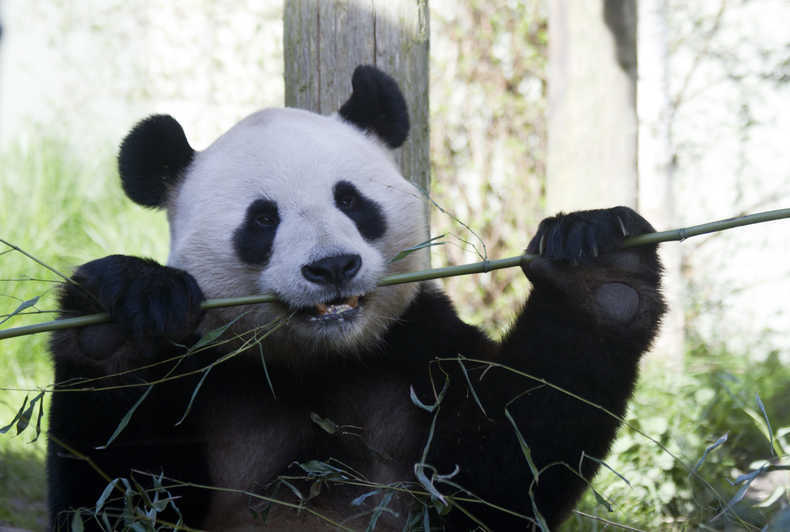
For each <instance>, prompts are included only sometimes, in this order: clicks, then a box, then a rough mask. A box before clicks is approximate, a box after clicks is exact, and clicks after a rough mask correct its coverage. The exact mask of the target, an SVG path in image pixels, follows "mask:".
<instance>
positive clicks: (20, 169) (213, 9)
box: [0, 0, 790, 530]
mask: <svg viewBox="0 0 790 532" xmlns="http://www.w3.org/2000/svg"><path fill="white" fill-rule="evenodd" d="M639 5H640V8H639V19H640V26H639V34H638V35H639V40H638V46H637V49H638V53H639V80H638V86H637V108H638V110H639V118H640V124H639V135H640V145H639V150H640V151H639V157H640V159H639V165H640V169H641V170H642V171H644V172H652V171H655V168H653V167H651V166H650V165H651V164H654V161H655V157H654V155H655V154H656V153H662V154H667V155H668V160H669V161H670V162H671V168H670V175H669V179H670V196H671V202H672V213H671V217H670V218H669V219H667V220H666V221H665V223H667V224H668V225H667V226H666V227H663V226H662V227H658V229H670V228H675V227H681V226H685V225H691V224H697V223H702V222H706V221H710V220H713V219H720V218H726V217H730V216H734V215H739V214H745V213H749V212H755V211H759V210H767V209H772V208H779V207H790V150H789V149H788V141H789V140H790V32H788V31H787V27H788V25H787V21H788V20H790V4H788V3H787V2H785V1H783V0H774V1H771V0H760V1H747V0H708V1H704V2H682V1H679V0H663V1H661V0H651V1H647V2H640V3H639ZM430 7H431V13H430V24H431V42H430V69H431V82H430V83H431V86H430V101H431V121H430V127H431V133H430V136H431V154H432V174H431V179H432V191H431V193H432V197H433V199H434V200H435V201H436V202H437V204H438V205H440V206H441V207H442V208H443V209H444V211H446V213H447V214H446V213H445V212H442V211H440V210H438V209H435V210H433V211H432V213H431V216H432V232H433V233H434V234H442V233H448V235H449V237H448V238H447V239H446V240H447V244H446V245H444V246H441V247H439V248H434V254H433V257H432V260H433V262H434V265H441V264H445V263H462V262H469V261H473V260H478V258H479V257H478V256H477V254H476V253H477V252H476V251H475V250H474V247H472V246H470V245H469V244H468V243H471V244H474V245H475V246H476V248H477V249H480V242H481V241H482V242H484V243H485V248H486V250H487V253H488V256H489V257H492V258H496V257H504V256H510V255H513V254H517V253H519V252H520V251H521V250H522V249H523V248H524V247H525V245H526V243H527V242H528V240H529V238H530V235H531V234H532V232H533V231H534V228H535V227H536V224H537V222H538V221H539V220H540V219H541V218H542V217H543V216H545V215H547V214H550V213H547V212H545V183H546V181H545V174H546V150H547V140H546V139H547V134H548V133H547V118H546V117H547V112H548V108H547V107H548V106H547V90H548V89H547V62H548V23H549V21H548V20H547V18H548V11H549V10H548V8H547V7H546V4H545V3H544V2H543V1H539V0H535V1H516V0H511V1H507V2H505V1H498V2H491V1H482V0H473V1H468V2H453V1H450V0H434V1H432V2H431V4H430ZM0 22H1V23H2V25H3V35H2V40H0V238H2V239H4V240H7V241H9V242H11V243H13V244H15V245H17V246H19V247H21V248H23V249H24V250H26V251H27V252H29V253H31V254H33V255H35V256H36V257H38V258H39V259H41V260H42V261H44V262H45V263H47V264H48V265H50V266H52V267H54V268H55V269H57V270H59V271H61V272H64V273H68V272H70V271H71V270H72V269H73V268H74V267H76V266H77V265H79V264H81V263H83V262H85V261H87V260H90V259H92V258H96V257H98V256H102V255H106V254H111V253H127V254H134V255H145V256H151V257H154V258H156V259H158V260H160V261H164V260H166V256H167V246H168V241H167V227H166V222H165V219H164V216H163V215H162V213H158V212H153V211H146V210H144V209H142V208H139V207H136V206H134V205H132V204H131V202H130V201H128V200H126V199H125V198H124V196H123V193H122V191H121V189H120V187H119V186H118V178H117V174H116V170H115V167H114V156H115V151H116V149H117V147H118V144H119V142H120V140H121V139H122V137H123V135H124V134H125V133H126V132H127V131H128V130H129V128H130V127H131V126H132V125H133V124H134V123H135V122H136V121H137V120H139V119H140V118H143V117H145V116H147V115H149V114H153V113H160V112H161V113H169V114H172V115H174V116H175V117H176V118H177V119H178V120H179V122H181V124H183V125H184V127H185V130H186V132H187V136H188V138H189V141H190V143H191V145H192V146H194V147H195V148H197V149H202V148H204V147H205V146H207V145H208V144H209V143H210V142H211V141H212V140H213V139H214V138H216V137H217V136H218V135H219V134H221V133H222V132H223V131H224V130H226V129H227V128H228V127H230V126H231V125H232V124H234V123H235V122H236V121H238V120H239V119H240V118H242V117H244V116H245V115H247V114H249V113H251V112H253V111H255V110H257V109H259V108H261V107H266V106H281V105H282V103H283V79H282V76H283V57H282V55H283V44H282V42H283V27H282V5H281V2H276V1H271V2H261V1H256V0H241V1H238V0H188V1H180V2H162V3H155V2H149V1H145V0H131V1H130V0H124V1H120V0H80V1H78V2H74V1H67V0H32V1H26V0H0ZM593 178H595V179H606V176H591V179H593ZM455 219H457V220H460V221H462V222H463V223H464V224H465V225H466V226H469V227H470V228H471V229H473V231H474V233H470V232H469V231H468V230H467V229H466V228H465V227H464V226H463V225H461V224H459V223H457V222H456V221H455ZM789 242H790V221H784V222H774V223H771V224H761V225H758V226H753V227H750V228H745V229H739V230H733V231H730V232H728V233H722V234H717V235H713V236H706V237H700V238H698V239H695V240H690V241H687V242H685V243H683V244H666V246H680V248H679V251H678V253H679V255H680V259H679V260H680V263H679V264H680V267H679V276H680V284H679V286H678V288H677V295H676V297H675V300H674V302H673V304H674V305H675V310H676V311H677V313H678V315H679V316H680V322H679V323H680V324H681V329H682V330H681V333H682V338H681V345H682V346H683V347H682V348H681V350H680V351H677V350H676V352H671V353H670V352H661V350H660V349H659V350H658V351H657V352H656V353H654V354H653V355H652V358H653V359H655V360H658V361H660V360H662V358H663V359H671V360H672V361H673V364H674V365H673V368H674V369H673V372H672V373H667V372H665V371H656V370H655V369H654V370H650V369H649V368H648V369H646V375H647V376H646V377H644V378H643V383H642V384H641V385H640V389H641V390H643V391H642V392H640V391H638V392H637V399H636V400H635V404H634V407H633V408H634V411H635V412H632V414H630V416H631V417H630V418H629V419H630V420H632V421H633V422H634V423H636V424H639V425H640V426H641V427H642V428H643V429H644V430H645V431H646V432H648V433H650V434H651V435H654V436H656V438H657V439H659V440H660V441H661V442H662V443H664V444H666V445H667V446H668V447H669V448H670V449H672V450H673V452H676V453H677V454H678V455H679V456H682V457H683V458H684V459H685V461H686V462H689V463H691V464H693V463H694V462H696V461H697V459H698V458H699V456H700V453H701V451H702V450H704V448H705V446H706V445H708V444H710V443H712V442H713V441H715V440H716V439H717V438H718V437H719V436H721V435H722V434H723V433H724V432H725V431H730V432H731V442H730V444H731V446H732V447H733V450H731V451H729V452H728V453H727V454H725V452H724V451H722V452H721V453H719V454H720V456H719V457H718V458H711V459H709V461H711V462H713V463H714V465H715V466H716V467H717V469H715V470H712V471H709V475H710V477H709V478H708V480H709V481H710V482H711V483H712V484H714V485H715V486H716V487H717V488H720V490H721V498H722V499H723V500H724V502H725V503H726V502H727V501H729V500H730V498H731V497H733V496H734V495H735V494H736V492H737V489H738V487H732V486H729V484H728V483H727V482H726V481H727V480H732V479H733V478H734V477H735V476H737V475H736V473H737V472H742V471H745V470H747V469H748V468H749V467H750V466H751V465H752V463H753V462H754V461H755V460H757V459H759V458H769V457H770V455H771V453H770V452H769V451H770V444H769V443H768V442H767V440H766V441H763V440H762V439H761V438H762V436H761V434H764V433H765V430H764V427H762V426H759V423H758V422H757V421H754V420H753V419H752V417H753V416H751V414H750V413H749V412H754V411H755V409H757V405H755V404H754V403H753V399H754V396H755V394H757V393H759V394H760V397H761V398H762V400H763V401H764V402H765V404H766V405H767V409H768V410H769V412H768V413H769V414H770V415H771V417H772V421H774V424H773V427H772V430H775V429H778V428H780V427H790V407H788V406H787V405H790V380H788V379H787V377H790V370H789V369H788V368H790V314H789V311H788V308H790V307H788V301H790V252H788V250H787V247H788V243H789ZM6 249H7V248H5V247H4V246H0V315H5V314H9V313H11V312H12V311H13V310H14V309H15V308H16V307H17V306H18V305H19V304H20V303H21V302H23V301H27V300H30V299H31V298H33V297H35V296H41V299H40V300H39V302H38V303H37V305H36V306H35V308H31V309H30V310H31V311H34V312H38V311H43V313H41V314H31V315H25V316H16V317H14V318H12V319H11V320H9V321H8V322H6V323H2V324H0V327H8V326H16V325H22V324H25V323H30V322H34V321H41V320H46V319H53V318H54V316H53V315H52V314H48V313H46V311H51V310H52V309H53V308H54V307H55V303H54V298H53V291H54V289H55V286H56V285H55V283H53V282H51V281H53V280H57V277H56V276H55V275H54V274H52V273H51V272H48V271H47V270H45V269H43V268H41V267H40V266H38V265H36V264H35V263H33V262H31V261H30V260H29V259H27V258H25V257H22V256H21V255H19V254H18V253H14V252H6ZM445 285H446V288H447V290H448V291H449V292H450V293H451V294H452V295H453V298H454V300H455V302H456V304H457V306H458V307H459V310H460V311H461V313H462V315H463V316H464V317H465V318H466V319H468V320H471V321H473V322H475V323H477V324H480V325H481V326H483V327H485V328H486V329H487V330H488V331H490V332H491V334H494V335H496V334H499V333H500V332H501V331H502V330H503V329H504V328H505V327H507V325H508V322H509V320H510V319H511V318H512V317H513V315H514V314H515V311H516V308H517V306H518V305H519V303H520V302H522V301H523V300H524V298H525V297H526V296H527V294H528V284H527V283H526V281H525V280H524V279H523V275H522V274H521V273H520V272H518V271H515V270H513V271H503V272H498V273H494V274H489V275H486V276H478V277H474V278H472V277H464V278H457V279H453V280H450V281H446V282H445ZM3 319H4V318H3V317H0V321H2V320H3ZM45 341H46V339H45V338H44V337H35V338H20V339H14V340H5V341H0V386H2V387H4V388H3V389H0V425H4V424H5V423H7V421H10V419H11V418H13V416H14V414H15V413H16V411H17V409H18V408H19V406H20V405H21V402H22V400H23V398H24V396H25V392H24V391H12V390H10V389H20V390H36V389H38V388H41V387H45V386H47V385H48V384H49V383H51V379H52V372H51V367H50V364H49V360H48V355H47V353H46V346H45ZM656 367H660V362H659V363H657V366H656ZM651 371H652V372H651ZM5 388H8V389H9V390H6V389H5ZM33 393H34V392H32V391H31V392H30V395H31V396H32V395H33ZM683 401H686V402H683ZM673 409H677V412H678V414H677V415H675V414H673V412H674V410H673ZM679 412H682V415H680V414H679ZM760 415H762V413H761V414H760ZM758 417H759V416H758ZM761 431H762V432H761ZM788 431H789V432H790V429H788ZM32 436H33V435H32V434H28V433H23V434H22V435H21V436H14V431H13V430H12V431H10V432H9V433H7V434H5V435H0V528H2V526H3V525H5V524H8V525H14V526H20V527H25V528H29V529H34V530H35V529H40V528H42V527H43V515H44V511H45V510H44V502H43V501H44V488H43V478H44V477H43V475H44V473H43V462H42V459H43V449H44V439H45V438H43V437H42V438H41V439H40V440H39V441H37V442H36V443H34V444H29V443H27V442H28V441H29V440H30V439H32ZM785 437H786V435H785ZM785 441H787V440H785ZM739 444H740V445H741V446H740V447H737V446H738V445H739ZM614 451H615V452H614V453H613V455H615V456H613V457H612V458H611V461H612V462H611V463H612V464H613V465H615V466H616V467H618V468H619V469H618V471H619V472H621V473H623V474H625V475H626V476H627V477H628V479H629V480H630V481H631V486H627V485H625V484H623V483H622V482H618V480H617V479H616V478H614V477H612V478H609V477H606V476H605V475H601V476H600V477H599V479H598V480H597V481H596V484H595V486H596V488H597V489H598V490H599V491H600V492H601V493H602V494H603V495H604V496H606V497H607V498H609V499H610V500H611V501H612V504H613V506H614V513H611V514H610V513H608V512H606V511H605V510H604V509H603V507H601V506H600V505H596V503H595V500H594V499H592V498H590V500H587V501H586V502H585V504H586V507H585V508H586V509H585V511H587V512H589V513H596V514H599V515H603V516H604V517H606V518H607V519H613V520H615V521H619V522H624V523H631V524H634V525H635V526H641V527H646V528H648V529H649V528H653V527H659V526H661V527H666V528H667V529H673V527H678V529H680V528H682V527H683V526H684V523H698V522H705V523H708V524H709V526H712V527H714V528H715V527H717V526H719V525H722V526H723V524H724V520H720V521H719V522H718V523H716V522H714V521H713V517H715V515H716V511H715V510H713V509H711V507H712V506H711V505H712V504H713V503H711V502H710V500H709V499H710V495H709V494H705V490H704V489H701V488H700V486H699V485H693V483H691V481H689V480H688V478H687V477H688V472H687V471H683V470H682V468H680V467H679V465H678V464H677V463H676V461H675V460H673V459H672V457H667V455H666V454H664V453H662V452H661V451H660V450H658V449H657V448H656V447H655V446H653V445H651V443H650V442H645V441H644V440H641V439H639V438H638V437H636V436H635V435H634V434H633V433H626V434H624V435H623V437H622V438H621V439H620V440H618V443H617V444H616V445H615V449H614ZM788 452H790V445H788V448H786V449H784V453H785V454H784V458H785V459H787V453H788ZM778 454H779V456H782V454H781V452H779V453H778ZM710 467H713V465H711V466H710ZM626 473H627V474H626ZM771 482H772V483H770V484H769V485H768V486H767V487H765V486H758V484H757V483H755V484H754V486H753V487H752V489H751V490H750V497H751V499H749V498H747V499H746V500H747V501H751V502H760V501H763V502H765V501H766V500H767V499H768V498H769V496H773V500H771V501H770V504H767V505H766V507H765V508H764V509H762V510H760V511H759V512H757V514H759V515H761V516H762V517H761V518H762V519H763V520H765V519H766V517H765V515H771V514H773V513H775V512H776V511H777V509H778V508H780V507H781V506H782V505H786V504H788V502H790V499H789V496H788V493H789V492H788V490H790V480H788V479H787V477H782V478H780V479H779V480H776V479H771ZM760 489H762V490H763V491H764V493H763V492H760V491H759V490H760ZM782 489H784V491H782ZM777 494H778V495H777ZM760 497H762V498H760ZM713 499H715V497H714V498H713ZM719 502H721V501H719ZM744 511H746V510H744ZM749 515H751V514H749ZM695 519H696V521H695ZM755 519H758V518H757V517H756V518H755ZM755 522H757V521H755ZM566 526H568V527H569V529H573V530H575V529H587V528H590V529H592V528H591V527H592V525H591V524H590V522H589V521H585V520H583V519H579V518H578V517H577V518H576V520H575V521H573V522H572V523H570V524H568V525H566Z"/></svg>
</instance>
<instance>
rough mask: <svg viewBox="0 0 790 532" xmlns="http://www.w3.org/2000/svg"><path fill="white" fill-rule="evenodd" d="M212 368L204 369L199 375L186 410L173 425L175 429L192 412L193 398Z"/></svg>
mask: <svg viewBox="0 0 790 532" xmlns="http://www.w3.org/2000/svg"><path fill="white" fill-rule="evenodd" d="M213 367H214V366H208V367H207V368H206V369H204V370H203V375H201V377H200V380H199V381H198V383H197V384H196V385H195V389H194V390H192V396H191V397H190V398H189V403H187V408H186V410H185V411H184V415H183V416H181V419H179V420H178V421H176V425H175V426H176V427H177V426H179V425H180V424H181V423H183V422H184V420H185V419H186V418H187V416H188V415H189V411H190V410H192V403H194V402H195V397H197V394H198V391H199V390H200V387H201V386H203V381H205V380H206V377H208V374H209V373H210V372H211V368H213Z"/></svg>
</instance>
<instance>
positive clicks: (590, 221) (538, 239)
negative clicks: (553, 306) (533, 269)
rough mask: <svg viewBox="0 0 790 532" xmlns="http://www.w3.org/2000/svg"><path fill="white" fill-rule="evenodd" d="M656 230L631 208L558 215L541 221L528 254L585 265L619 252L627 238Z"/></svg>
mask: <svg viewBox="0 0 790 532" xmlns="http://www.w3.org/2000/svg"><path fill="white" fill-rule="evenodd" d="M654 231H655V230H654V229H653V226H651V225H650V223H648V221H647V220H645V219H644V218H642V217H641V216H640V215H639V214H637V213H636V212H635V211H634V210H633V209H630V208H628V207H613V208H611V209H596V210H591V211H576V212H571V213H568V214H558V215H556V216H553V217H551V218H546V219H544V220H543V221H542V222H540V225H539V226H538V231H537V233H536V234H535V236H534V237H533V238H532V241H531V242H530V243H529V246H527V253H530V254H533V255H540V256H541V257H544V258H547V259H550V260H559V261H563V262H566V263H569V264H584V263H589V262H593V261H596V260H597V259H598V257H600V256H601V255H605V254H608V253H611V252H613V251H615V250H617V249H619V248H620V246H621V245H622V242H623V239H625V238H626V237H629V236H636V235H641V234H643V233H652V232H654Z"/></svg>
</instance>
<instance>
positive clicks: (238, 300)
mask: <svg viewBox="0 0 790 532" xmlns="http://www.w3.org/2000/svg"><path fill="white" fill-rule="evenodd" d="M783 218H790V208H788V209H777V210H774V211H766V212H760V213H756V214H749V215H747V216H740V217H737V218H727V219H726V220H718V221H715V222H709V223H705V224H701V225H694V226H691V227H682V228H680V229H672V230H669V231H660V232H657V233H647V234H644V235H639V236H635V237H629V238H626V239H625V241H624V242H623V247H627V248H629V247H636V246H644V245H648V244H658V243H661V242H673V241H680V242H682V241H683V240H685V239H687V238H689V237H692V236H697V235H702V234H706V233H715V232H718V231H724V230H725V229H732V228H734V227H741V226H744V225H751V224H757V223H762V222H769V221H772V220H780V219H783ZM533 257H534V255H529V254H526V253H525V254H524V255H517V256H515V257H508V258H505V259H496V260H484V261H482V262H475V263H473V264H462V265H460V266H447V267H444V268H434V269H430V270H422V271H417V272H409V273H400V274H396V275H390V276H388V277H384V278H383V279H382V280H381V281H380V282H379V286H389V285H393V284H401V283H414V282H420V281H426V280H429V279H441V278H443V277H453V276H456V275H468V274H472V273H486V272H489V271H492V270H499V269H502V268H512V267H514V266H518V265H520V264H521V263H522V261H529V260H530V259H531V258H533ZM276 300H277V297H276V296H274V295H272V294H260V295H254V296H243V297H228V298H221V299H207V300H206V301H204V302H203V303H202V305H201V307H202V308H203V309H205V310H208V309H214V308H219V307H232V306H238V305H252V304H257V303H270V302H272V301H276ZM109 320H110V315H109V314H107V313H100V314H90V315H87V316H80V317H77V318H63V319H59V320H54V321H47V322H43V323H36V324H33V325H25V326H22V327H13V328H10V329H2V330H0V340H4V339H6V338H13V337H16V336H25V335H28V334H36V333H41V332H50V331H57V330H61V329H68V328H71V327H85V326H86V325H96V324H99V323H105V322H107V321H109Z"/></svg>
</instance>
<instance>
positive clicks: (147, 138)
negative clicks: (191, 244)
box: [118, 115, 195, 207]
mask: <svg viewBox="0 0 790 532" xmlns="http://www.w3.org/2000/svg"><path fill="white" fill-rule="evenodd" d="M194 155H195V150H193V149H192V147H191V146H190V145H189V142H188V141H187V137H186V135H185V134H184V130H183V128H182V127H181V124H179V123H178V122H177V121H176V119H175V118H173V117H172V116H170V115H153V116H149V117H148V118H146V119H145V120H141V121H140V122H138V123H137V125H136V126H134V127H133V128H132V130H131V131H130V132H129V134H128V135H126V138H125V139H124V140H123V142H122V143H121V150H120V152H119V153H118V172H119V173H120V174H121V184H122V185H123V190H124V191H125V192H126V195H127V196H129V198H130V199H131V200H132V201H134V202H135V203H139V204H140V205H144V206H146V207H161V206H163V205H164V203H165V201H166V200H167V190H168V188H169V187H170V186H172V185H174V184H175V183H176V182H177V181H178V180H179V179H180V178H181V176H182V174H183V171H184V169H185V168H186V167H187V165H189V163H190V162H191V161H192V157H194Z"/></svg>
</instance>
